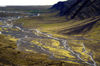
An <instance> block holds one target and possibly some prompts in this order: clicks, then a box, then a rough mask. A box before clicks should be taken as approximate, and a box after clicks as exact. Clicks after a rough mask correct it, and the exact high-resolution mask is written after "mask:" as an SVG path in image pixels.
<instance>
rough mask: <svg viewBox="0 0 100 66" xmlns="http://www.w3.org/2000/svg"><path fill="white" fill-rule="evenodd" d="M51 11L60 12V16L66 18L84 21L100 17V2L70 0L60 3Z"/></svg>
mask: <svg viewBox="0 0 100 66" xmlns="http://www.w3.org/2000/svg"><path fill="white" fill-rule="evenodd" d="M51 9H55V10H59V11H60V12H59V16H66V17H67V18H68V19H73V18H80V19H84V18H89V17H91V16H97V15H100V0H68V1H64V2H58V3H57V4H55V5H53V6H52V7H51Z"/></svg>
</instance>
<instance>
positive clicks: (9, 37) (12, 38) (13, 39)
mask: <svg viewBox="0 0 100 66" xmlns="http://www.w3.org/2000/svg"><path fill="white" fill-rule="evenodd" d="M5 38H6V39H9V40H11V41H14V42H17V40H18V39H17V38H15V37H13V36H11V35H7V37H5Z"/></svg>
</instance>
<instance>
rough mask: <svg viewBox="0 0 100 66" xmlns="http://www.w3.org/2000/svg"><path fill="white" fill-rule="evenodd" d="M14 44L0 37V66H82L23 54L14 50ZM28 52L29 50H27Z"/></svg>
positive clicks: (32, 54) (37, 54) (3, 36)
mask: <svg viewBox="0 0 100 66" xmlns="http://www.w3.org/2000/svg"><path fill="white" fill-rule="evenodd" d="M16 48H17V46H16V42H14V41H11V40H9V39H7V38H6V36H5V35H2V34H1V35H0V66H2V65H4V66H12V65H20V66H31V65H32V66H45V65H49V66H51V65H52V66H67V65H68V66H72V65H74V66H83V65H81V64H75V63H74V64H72V63H67V62H64V61H57V60H50V59H48V56H46V55H42V54H39V53H34V52H33V53H25V52H21V51H18V50H16ZM28 51H29V50H28Z"/></svg>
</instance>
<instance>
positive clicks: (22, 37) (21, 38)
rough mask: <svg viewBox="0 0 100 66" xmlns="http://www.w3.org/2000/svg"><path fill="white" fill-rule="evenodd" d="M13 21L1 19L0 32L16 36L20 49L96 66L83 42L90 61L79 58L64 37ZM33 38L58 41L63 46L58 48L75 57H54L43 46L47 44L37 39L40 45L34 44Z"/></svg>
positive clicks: (53, 54)
mask: <svg viewBox="0 0 100 66" xmlns="http://www.w3.org/2000/svg"><path fill="white" fill-rule="evenodd" d="M15 20H16V18H15ZM13 22H14V21H13V20H11V22H10V23H8V21H7V20H3V21H2V23H3V25H0V27H1V28H2V31H1V32H0V34H5V35H11V36H13V37H15V38H18V40H17V47H18V49H19V50H20V51H26V49H27V50H28V51H31V52H32V51H36V52H39V53H44V54H47V55H49V56H50V59H56V60H64V61H72V62H77V63H81V64H82V63H83V64H84V63H85V64H88V65H90V66H97V64H96V62H95V60H94V59H93V54H92V53H90V54H88V53H85V52H86V51H87V50H86V48H85V45H84V43H83V44H82V46H83V53H85V54H86V55H87V56H89V58H90V59H91V61H89V60H88V61H86V60H84V59H83V58H81V54H80V53H77V52H75V51H74V50H72V49H71V47H70V46H69V44H68V42H67V40H66V39H64V38H56V37H53V36H52V35H50V34H47V33H43V32H40V31H39V30H37V29H34V28H33V29H28V28H23V26H22V25H14V24H13ZM4 28H7V30H3V29H4ZM12 29H18V30H16V31H14V30H12ZM35 39H46V40H55V41H58V42H59V44H60V45H59V46H62V47H63V48H61V47H60V48H59V49H61V50H64V51H68V52H70V55H71V56H73V57H74V58H75V59H74V60H72V59H70V58H68V57H67V56H64V58H56V57H55V55H56V54H57V53H55V52H52V51H50V49H48V48H45V47H44V46H47V44H46V43H45V42H44V43H43V42H42V40H41V41H38V43H40V44H42V45H37V44H35V42H32V40H35ZM55 49H56V48H55ZM28 51H27V52H28ZM58 51H59V50H58ZM60 56H63V55H62V54H60Z"/></svg>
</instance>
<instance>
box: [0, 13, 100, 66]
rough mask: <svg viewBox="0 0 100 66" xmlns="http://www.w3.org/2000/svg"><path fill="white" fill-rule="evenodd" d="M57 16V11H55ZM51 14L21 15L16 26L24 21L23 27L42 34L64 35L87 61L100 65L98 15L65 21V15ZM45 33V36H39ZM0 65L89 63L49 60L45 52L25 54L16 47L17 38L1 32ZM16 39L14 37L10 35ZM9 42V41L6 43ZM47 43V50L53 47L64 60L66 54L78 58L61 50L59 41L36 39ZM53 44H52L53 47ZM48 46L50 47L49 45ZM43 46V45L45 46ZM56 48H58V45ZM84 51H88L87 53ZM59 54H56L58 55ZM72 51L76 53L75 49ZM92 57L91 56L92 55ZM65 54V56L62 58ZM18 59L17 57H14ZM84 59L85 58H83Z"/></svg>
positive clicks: (72, 48)
mask: <svg viewBox="0 0 100 66" xmlns="http://www.w3.org/2000/svg"><path fill="white" fill-rule="evenodd" d="M52 15H54V14H52ZM52 15H51V14H42V15H41V16H38V17H37V16H35V17H30V18H21V19H19V20H17V21H16V22H15V23H14V25H20V24H23V27H24V28H28V29H32V28H34V29H38V30H39V31H41V32H43V33H48V34H52V36H53V37H57V38H61V39H62V38H64V39H66V40H67V43H68V44H69V46H70V47H71V50H73V51H74V53H76V54H77V55H79V54H80V55H81V56H79V57H80V58H81V59H83V60H84V61H89V63H94V61H96V63H97V64H99V63H100V60H99V59H100V53H99V52H100V48H99V47H100V40H99V38H100V30H99V29H100V26H99V24H100V22H99V19H100V18H99V17H98V16H97V17H95V18H94V17H93V18H89V19H86V20H70V21H66V19H65V17H56V16H52ZM40 36H43V35H40ZM0 38H1V39H0V46H1V47H0V50H1V51H0V64H1V65H3V64H4V65H10V64H11V65H26V66H27V65H34V66H36V65H37V66H88V65H87V64H79V63H76V62H71V61H64V60H53V59H52V60H51V59H48V56H47V55H46V54H39V53H34V52H33V53H30V52H29V53H25V52H21V51H19V50H16V48H17V46H16V40H15V39H14V40H15V41H14V40H8V39H6V38H8V36H7V37H6V36H5V35H0ZM10 38H13V37H10ZM5 41H6V42H5ZM39 41H41V42H42V43H43V42H45V43H47V44H48V45H47V46H46V47H45V48H46V49H49V50H51V51H52V52H53V53H54V54H55V57H57V58H59V59H63V58H64V57H66V58H68V59H71V60H75V58H77V57H78V56H77V57H75V56H74V55H72V54H71V53H70V52H69V51H65V50H62V49H59V47H61V48H63V47H62V46H59V42H57V41H55V40H51V39H50V40H46V39H43V40H41V39H36V40H33V41H32V42H33V43H36V44H37V45H39V46H42V45H41V44H40V43H38V42H39ZM51 44H52V46H51ZM49 45H50V46H51V47H49ZM42 47H44V46H42ZM55 47H56V48H55ZM84 51H85V52H84ZM56 53H57V54H56ZM72 53H73V52H72ZM89 54H90V55H91V54H92V55H93V56H92V55H91V57H92V58H91V57H90V55H89ZM61 55H62V57H61ZM15 58H16V59H15ZM78 60H80V59H77V61H78ZM81 61H82V60H81Z"/></svg>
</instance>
